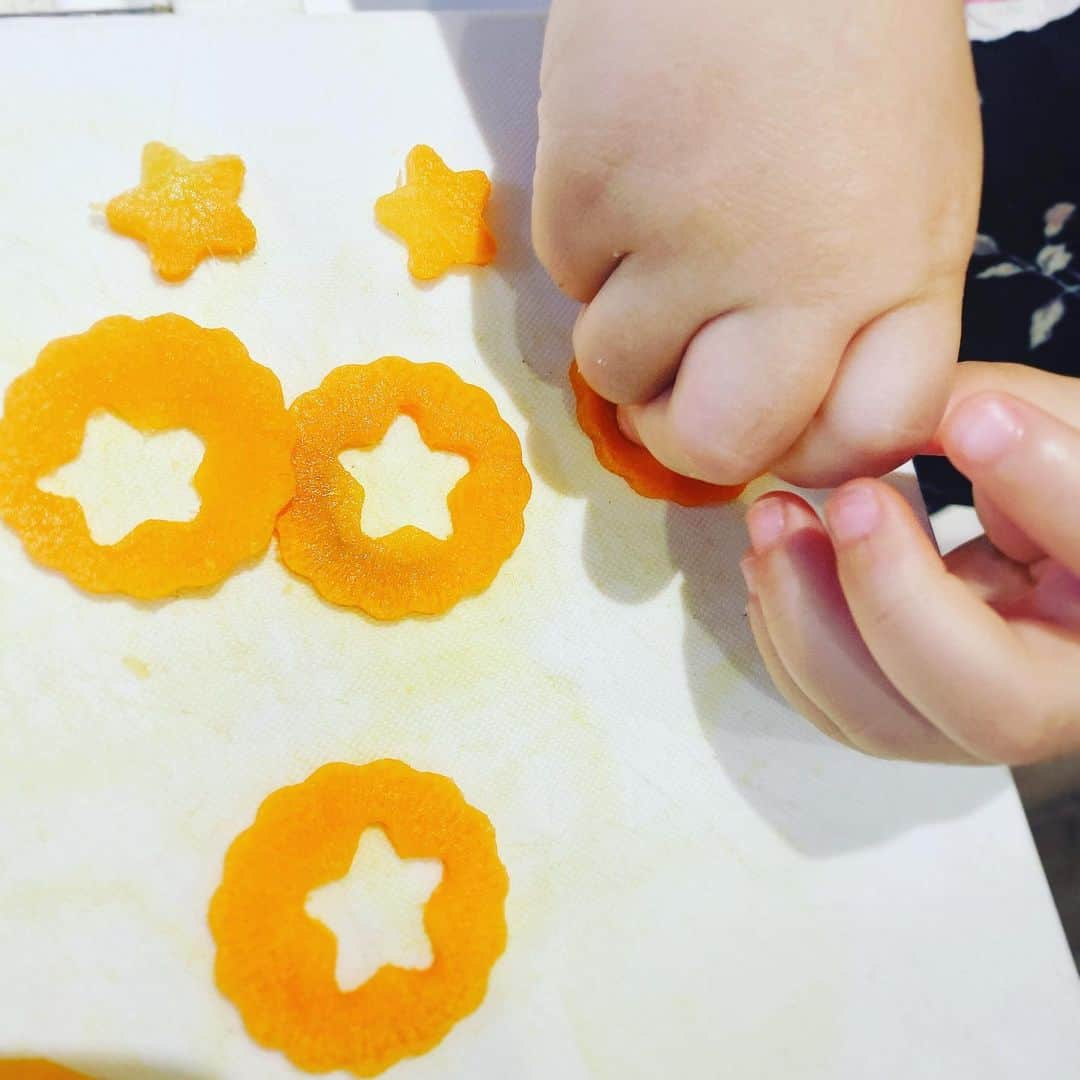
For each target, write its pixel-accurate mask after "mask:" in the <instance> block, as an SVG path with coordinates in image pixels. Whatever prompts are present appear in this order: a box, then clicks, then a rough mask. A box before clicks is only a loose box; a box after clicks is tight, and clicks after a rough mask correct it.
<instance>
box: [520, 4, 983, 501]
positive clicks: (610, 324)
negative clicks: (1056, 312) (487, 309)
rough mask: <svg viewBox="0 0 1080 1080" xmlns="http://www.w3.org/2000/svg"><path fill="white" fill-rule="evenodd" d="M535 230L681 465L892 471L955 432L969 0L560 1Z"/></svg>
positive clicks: (635, 415)
mask: <svg viewBox="0 0 1080 1080" xmlns="http://www.w3.org/2000/svg"><path fill="white" fill-rule="evenodd" d="M541 89H542V98H541V104H540V144H539V149H538V157H537V170H536V183H535V200H534V206H533V239H534V243H535V246H536V249H537V252H538V254H539V256H540V258H541V260H542V261H543V263H544V264H545V266H546V267H547V269H548V271H549V272H550V273H551V275H552V277H553V278H554V280H555V281H556V283H557V284H558V285H559V286H560V287H561V288H562V289H564V290H565V291H566V292H568V293H569V294H571V295H572V296H574V297H575V298H577V299H578V300H580V301H582V302H583V303H585V305H586V307H585V308H584V309H583V311H582V314H581V317H580V319H579V322H578V324H577V327H576V329H575V333H574V348H575V352H576V355H577V360H578V363H579V365H580V367H581V371H582V374H583V375H584V376H585V378H586V379H587V381H588V382H589V383H591V384H592V386H593V387H594V388H595V389H596V390H597V391H598V392H599V393H601V394H602V395H604V396H605V397H607V398H609V399H610V400H612V401H615V402H618V403H619V404H622V405H626V406H630V407H628V408H626V409H624V410H622V419H623V423H624V426H625V427H626V428H627V430H628V431H629V432H630V433H631V434H633V435H636V437H637V438H638V439H640V441H642V442H643V443H644V444H645V445H646V446H647V447H648V448H649V449H650V450H651V451H652V452H653V453H654V454H655V456H656V457H658V458H659V459H660V460H661V461H662V462H664V463H665V464H667V465H669V466H671V467H672V468H674V469H677V470H679V471H681V472H685V473H687V474H690V475H693V476H698V477H701V478H703V479H706V480H711V481H714V482H717V483H723V484H734V483H740V482H743V481H746V480H749V479H751V478H752V477H754V476H755V475H757V474H759V473H761V472H762V471H764V470H766V469H769V468H771V469H773V471H775V472H776V473H777V474H778V475H780V476H781V477H783V478H784V479H787V480H789V481H791V482H793V483H797V484H805V485H819V486H826V485H832V484H835V483H837V482H839V481H841V480H843V479H846V478H849V477H852V476H856V475H868V474H880V473H883V472H885V471H887V470H889V469H890V468H892V467H893V466H895V465H896V464H898V463H900V462H901V461H903V460H904V459H905V458H907V457H908V456H910V455H911V454H912V453H913V452H914V451H915V449H916V448H918V447H919V446H920V445H921V444H922V443H923V442H925V440H926V439H927V438H928V437H929V436H930V434H931V433H932V432H933V430H934V428H935V426H936V425H937V423H938V421H939V420H940V418H941V415H942V412H943V409H944V407H945V403H946V400H947V396H948V388H949V380H950V372H951V367H952V365H953V363H954V361H955V359H956V353H957V343H958V339H959V321H960V302H961V296H962V292H963V282H964V271H965V268H966V265H967V262H968V258H969V256H970V253H971V247H972V240H973V237H974V231H975V224H976V217H977V210H978V201H979V185H980V177H981V167H982V158H981V137H980V125H979V106H978V95H977V92H976V88H975V82H974V77H973V71H972V62H971V55H970V49H969V47H968V42H967V38H966V35H965V29H964V20H963V5H962V3H961V0H925V2H921V3H916V4H913V3H911V2H910V0H874V2H872V3H867V2H866V0H816V2H813V3H808V2H807V0H770V2H769V3H759V2H757V0H554V3H553V5H552V11H551V17H550V22H549V26H548V35H547V43H546V46H545V55H544V66H543V73H542V77H541Z"/></svg>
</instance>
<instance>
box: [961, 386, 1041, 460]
mask: <svg viewBox="0 0 1080 1080" xmlns="http://www.w3.org/2000/svg"><path fill="white" fill-rule="evenodd" d="M948 430H949V434H950V435H951V436H952V441H953V445H954V446H955V448H956V449H957V450H958V451H959V452H960V453H961V454H962V455H963V456H964V457H965V458H966V459H967V460H968V461H971V462H974V463H975V464H977V465H990V464H992V463H993V462H995V461H997V460H998V459H999V458H1001V457H1003V456H1004V455H1005V454H1006V453H1007V452H1008V450H1009V448H1010V447H1011V446H1013V445H1014V444H1015V443H1016V442H1017V440H1018V439H1019V438H1020V436H1021V435H1023V433H1024V427H1023V424H1022V423H1021V422H1020V417H1019V416H1017V415H1016V413H1014V412H1013V410H1012V409H1010V408H1009V407H1008V406H1007V405H1005V404H1004V403H1003V402H1001V401H999V400H998V399H997V398H981V399H979V400H977V401H970V402H964V403H963V404H961V405H960V406H958V407H957V409H956V411H955V412H954V413H953V415H952V417H951V418H950V419H949V424H948Z"/></svg>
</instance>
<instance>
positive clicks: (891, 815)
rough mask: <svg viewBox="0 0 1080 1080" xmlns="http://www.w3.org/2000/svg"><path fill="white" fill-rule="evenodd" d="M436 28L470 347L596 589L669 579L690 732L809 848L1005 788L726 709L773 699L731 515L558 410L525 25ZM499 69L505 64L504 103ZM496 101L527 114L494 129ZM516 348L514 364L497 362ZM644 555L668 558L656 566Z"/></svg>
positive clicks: (945, 815) (557, 305)
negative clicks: (676, 590) (563, 515)
mask: <svg viewBox="0 0 1080 1080" xmlns="http://www.w3.org/2000/svg"><path fill="white" fill-rule="evenodd" d="M447 27H448V29H447V35H448V38H447V47H448V49H449V51H450V53H451V55H452V56H453V57H454V60H455V63H456V65H457V68H458V73H459V76H460V78H461V82H462V85H463V86H464V88H465V90H466V93H467V94H468V96H469V101H470V105H471V107H472V110H473V113H474V116H475V118H476V120H477V123H478V125H479V127H480V129H481V131H482V132H483V134H484V136H485V139H486V141H487V144H488V148H489V150H490V152H491V155H492V160H493V163H494V165H493V176H492V179H493V182H494V192H493V196H492V202H491V206H490V209H489V213H488V218H489V221H490V223H491V225H492V228H493V230H494V232H495V234H496V236H497V237H498V240H499V245H500V247H499V257H498V259H497V261H496V263H495V264H494V266H493V267H492V268H490V269H488V270H484V271H480V272H477V273H472V274H471V275H470V276H471V280H472V296H473V319H474V332H475V334H476V340H477V342H478V344H479V346H480V349H481V352H482V353H483V355H484V358H485V360H486V361H487V363H488V364H489V366H490V367H491V370H492V372H493V374H494V375H495V377H496V378H498V379H499V381H500V382H501V383H502V385H503V386H504V387H505V388H506V389H507V391H508V392H509V393H510V394H511V396H512V397H513V399H514V401H515V403H516V405H517V406H518V408H519V409H520V410H521V412H522V413H523V415H525V416H526V417H529V418H530V421H529V426H528V430H527V432H526V433H525V435H524V438H525V443H526V446H527V449H528V454H529V458H530V462H531V465H532V467H533V468H534V469H535V470H536V471H537V472H539V473H540V475H541V476H542V478H543V479H544V481H545V482H546V483H547V484H549V485H550V486H552V487H553V488H555V489H556V490H557V491H559V492H561V493H563V494H565V495H568V496H570V497H572V498H580V499H584V500H585V501H586V504H587V509H586V522H585V534H584V540H583V552H582V556H583V561H584V565H585V568H586V570H587V571H588V573H589V576H590V578H591V579H592V581H593V582H594V583H595V584H596V586H597V587H598V588H599V589H600V590H602V591H603V592H604V593H605V594H606V595H608V596H610V597H612V598H613V599H616V600H618V601H620V602H621V603H625V604H637V603H641V602H643V601H646V600H648V599H649V598H651V597H653V596H655V595H656V594H657V593H658V592H659V591H660V590H662V589H663V588H665V587H666V586H667V585H668V584H669V583H670V582H671V581H672V580H673V578H674V577H675V576H676V575H681V577H682V581H683V584H682V596H683V602H684V607H685V612H686V623H685V630H684V637H683V657H682V659H683V663H684V664H685V666H686V672H687V679H688V682H689V685H690V688H691V691H692V694H693V698H694V703H695V708H696V710H697V715H698V719H699V722H700V724H701V728H702V732H703V735H704V737H705V739H706V740H707V741H708V743H709V745H710V747H711V748H712V751H713V754H714V756H715V757H716V760H717V761H718V762H719V764H720V766H721V767H722V768H723V769H724V770H725V771H726V772H727V773H728V775H729V777H730V779H731V781H732V783H733V784H734V786H735V788H736V789H737V790H738V791H739V792H740V793H741V795H742V797H743V798H744V799H745V800H746V801H747V802H748V803H749V804H750V805H751V806H752V807H753V808H754V809H755V810H756V811H757V813H758V814H759V815H760V816H762V817H763V818H764V819H765V820H766V821H767V822H768V823H769V824H770V825H771V826H772V828H773V829H774V830H775V831H776V832H777V833H778V834H780V835H781V836H782V837H784V838H785V839H786V841H787V842H788V843H790V844H791V845H792V846H793V847H794V848H796V849H797V850H799V851H801V852H803V853H805V854H807V855H811V856H820V857H825V856H829V855H832V854H836V853H840V852H845V851H851V850H855V849H858V848H862V847H869V846H873V845H875V844H877V843H880V842H881V841H882V840H885V839H887V838H888V837H890V836H894V835H896V834H898V833H902V832H904V831H906V830H909V829H913V828H916V827H918V826H920V825H926V824H931V823H933V822H937V821H947V820H950V819H954V818H959V817H963V816H965V815H966V814H968V813H970V812H972V811H973V810H974V809H975V808H976V807H978V806H980V805H982V804H983V803H985V802H987V801H989V800H990V799H992V798H993V797H994V796H995V795H997V794H999V793H1000V792H1001V791H1002V790H1003V789H1004V788H1005V786H1006V785H1007V783H1008V780H1007V777H1006V776H1005V774H1004V773H1003V772H1002V771H1000V770H987V769H974V768H950V769H946V768H944V767H935V766H913V765H904V766H897V765H896V764H893V763H887V762H880V761H875V760H872V759H868V758H864V757H862V756H860V755H857V754H855V753H853V752H852V751H850V750H848V749H846V748H844V747H842V746H839V745H837V744H835V743H832V742H831V741H830V740H828V739H826V738H825V737H824V736H822V735H820V734H819V733H818V732H817V731H816V730H815V729H813V728H812V727H811V726H810V725H809V724H807V723H805V722H803V721H802V720H801V719H800V718H799V717H797V716H795V715H794V714H793V713H791V712H790V711H788V710H780V709H776V708H775V707H770V708H768V709H764V710H758V711H756V712H754V713H753V715H750V714H743V715H738V714H735V713H734V710H733V709H731V708H730V707H729V706H728V705H727V703H726V700H725V699H726V698H727V699H728V700H730V699H729V698H728V695H727V694H726V691H727V690H730V688H731V687H732V685H733V683H734V681H735V680H736V679H741V680H746V681H749V682H751V683H753V684H754V686H755V687H756V688H757V689H758V691H759V692H760V694H761V695H762V696H763V697H765V698H770V699H772V701H773V702H775V701H777V700H779V699H778V697H777V695H776V692H775V691H774V690H773V688H772V685H771V683H770V681H769V679H768V677H767V675H766V673H765V671H764V668H763V667H762V666H761V663H760V660H759V659H758V655H757V650H756V648H755V646H754V643H753V639H752V637H751V634H750V629H749V626H748V625H747V623H746V619H745V615H744V609H745V603H746V598H745V590H744V587H743V583H742V579H741V576H740V574H739V571H738V563H739V559H740V558H741V556H742V555H743V553H744V550H745V547H746V536H745V531H744V527H743V524H742V514H743V509H742V507H741V506H739V505H738V504H736V505H733V506H730V507H720V508H717V509H713V510H706V511H701V510H686V509H683V508H681V507H677V506H667V505H665V504H662V503H658V502H654V501H652V500H648V499H642V498H640V497H638V496H636V495H634V494H633V493H631V492H630V491H629V489H628V488H627V487H626V486H625V484H624V483H623V481H622V480H620V479H618V478H616V477H613V476H611V475H610V474H608V473H607V472H606V471H605V470H603V469H602V468H601V467H600V466H599V465H598V463H597V462H596V460H595V457H594V456H593V453H592V447H591V445H590V444H589V441H588V440H587V439H586V438H585V437H584V436H583V435H582V433H581V431H580V429H579V428H578V427H577V424H576V422H575V420H574V418H573V396H572V393H571V391H570V389H569V386H568V383H567V377H566V375H567V367H568V365H569V362H570V330H571V327H572V325H573V319H574V316H575V314H576V305H574V304H572V303H571V302H569V301H567V300H566V299H565V298H563V297H562V296H561V295H560V294H559V293H558V292H557V290H556V289H555V288H554V287H553V286H552V284H551V283H550V281H549V280H548V278H547V276H546V274H545V273H544V270H543V269H542V268H541V266H540V265H539V263H538V262H537V261H536V259H535V257H534V256H533V254H532V250H531V247H530V243H529V200H530V194H529V192H530V184H531V177H532V168H533V156H534V151H535V144H536V126H535V119H534V117H535V100H536V95H537V90H536V83H537V73H538V71H539V65H540V53H541V47H542V27H541V24H540V22H539V20H536V21H534V22H530V21H529V20H519V19H515V18H506V17H499V16H488V15H475V16H472V17H471V18H469V19H468V20H467V21H464V22H454V23H449V24H447ZM507 71H513V72H516V73H520V83H519V87H520V89H519V88H518V87H515V89H514V92H513V94H512V96H510V99H509V100H508V91H507V86H506V78H505V73H506V72H507ZM518 94H520V95H521V96H522V97H524V98H525V99H526V101H525V103H524V104H523V103H522V101H521V100H520V98H519V97H518ZM508 110H509V111H511V113H512V115H513V116H514V117H515V118H516V117H518V116H520V115H527V116H529V117H530V122H529V123H521V122H520V121H518V122H517V123H516V124H511V123H507V122H506V119H505V117H506V114H507V111H508ZM508 308H509V309H511V310H512V311H513V317H512V318H511V319H509V320H507V318H506V311H507V309H508ZM518 354H520V355H521V356H523V357H526V358H527V361H526V363H525V364H520V363H518V362H517V361H516V360H510V361H508V359H507V358H508V357H516V356H517V355H518ZM657 550H666V552H667V554H668V559H667V560H666V561H665V560H658V559H657V558H656V557H655V554H656V551H657ZM636 552H640V553H641V556H642V557H641V558H635V553H636Z"/></svg>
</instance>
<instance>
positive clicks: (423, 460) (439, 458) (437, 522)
mask: <svg viewBox="0 0 1080 1080" xmlns="http://www.w3.org/2000/svg"><path fill="white" fill-rule="evenodd" d="M338 460H339V461H340V462H341V464H342V465H343V466H344V467H345V469H346V470H347V471H348V472H349V473H350V475H351V476H352V477H353V478H354V479H355V480H356V481H357V482H358V483H359V484H360V485H361V486H362V487H363V489H364V506H363V510H362V511H361V513H360V518H361V521H360V527H361V528H362V529H363V530H364V532H365V533H367V535H368V536H371V537H379V536H386V535H388V534H389V533H392V532H396V531H397V530H398V529H400V528H401V527H402V526H404V525H414V526H416V528H418V529H423V530H424V531H425V532H427V533H430V534H431V535H432V536H434V537H435V538H436V539H438V540H445V539H446V537H448V536H449V535H450V534H451V532H453V524H452V522H451V521H450V509H449V507H448V506H447V504H446V497H447V496H448V495H449V494H450V492H451V491H452V490H453V487H454V485H455V484H456V483H457V482H458V481H459V480H460V479H461V478H462V477H463V476H464V475H465V474H466V473H467V472H468V471H469V463H468V462H467V461H466V460H465V459H464V458H463V457H461V456H460V455H459V454H448V453H444V452H443V451H441V450H429V449H428V447H427V446H426V445H425V443H424V440H423V439H422V438H421V437H420V431H419V429H418V428H417V426H416V423H415V421H413V420H412V419H410V418H409V417H407V416H399V417H398V418H397V419H396V420H395V421H394V423H393V424H391V425H390V428H389V430H388V431H387V433H386V435H384V436H383V440H382V442H380V443H379V445H378V446H376V447H373V448H371V449H369V450H346V451H344V452H343V453H342V454H341V455H340V456H339V458H338Z"/></svg>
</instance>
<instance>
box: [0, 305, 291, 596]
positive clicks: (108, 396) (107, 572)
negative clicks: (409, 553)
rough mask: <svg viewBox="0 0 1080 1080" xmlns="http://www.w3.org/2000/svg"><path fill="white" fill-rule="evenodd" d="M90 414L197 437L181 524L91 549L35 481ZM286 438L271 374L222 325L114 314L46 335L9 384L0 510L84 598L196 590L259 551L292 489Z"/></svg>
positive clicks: (60, 458)
mask: <svg viewBox="0 0 1080 1080" xmlns="http://www.w3.org/2000/svg"><path fill="white" fill-rule="evenodd" d="M99 411H105V412H109V413H112V414H113V415H114V416H116V417H118V418H119V419H120V420H122V421H124V422H125V423H127V424H130V425H131V426H132V427H133V428H135V429H137V430H139V431H142V432H145V433H147V434H152V433H155V432H161V431H169V430H174V429H188V430H190V431H191V432H193V433H194V434H195V435H196V436H198V437H199V438H200V439H201V440H202V442H203V445H204V447H205V452H204V454H203V459H202V462H201V464H200V465H199V468H198V471H197V472H196V474H195V479H194V486H195V490H196V493H197V494H198V495H199V498H200V499H201V502H202V505H201V507H200V509H199V512H198V514H197V515H196V516H195V517H194V518H193V519H192V520H191V521H186V522H178V521H154V520H150V521H144V522H142V523H141V524H139V525H137V526H136V527H135V528H134V529H133V530H132V531H131V532H130V533H128V534H127V536H125V537H123V539H121V540H120V541H119V542H117V543H115V544H109V545H104V544H97V543H95V542H94V540H93V539H92V537H91V535H90V530H89V528H88V526H87V523H86V516H85V515H84V514H83V511H82V507H81V506H80V505H79V504H78V502H77V501H76V500H75V499H72V498H67V497H65V496H61V495H56V494H51V493H49V492H45V491H42V490H41V488H39V487H38V481H39V480H41V479H42V478H43V477H46V476H48V475H50V474H51V473H53V472H55V471H56V469H58V468H59V467H60V466H61V465H65V464H67V463H68V462H69V461H73V460H74V459H75V458H77V457H78V456H79V451H80V449H81V447H82V441H83V433H84V431H85V429H86V422H87V420H88V419H89V418H90V417H91V416H92V415H93V414H94V413H96V412H99ZM295 441H296V424H295V422H294V420H293V418H292V417H291V416H290V414H289V413H288V412H287V411H286V409H285V402H284V399H283V396H282V392H281V383H279V382H278V379H277V376H276V375H275V374H274V373H273V372H272V371H271V370H270V369H269V368H265V367H263V366H262V365H261V364H257V363H255V361H253V360H252V359H251V357H250V356H249V355H248V352H247V350H246V349H245V348H244V346H243V344H242V343H241V342H240V341H239V339H238V338H236V337H235V336H234V335H233V334H231V333H230V332H229V331H228V330H221V329H218V330H207V329H205V328H204V327H201V326H197V325H196V324H195V323H193V322H191V321H190V320H188V319H185V318H183V317H182V316H180V315H158V316H156V317H154V318H150V319H145V320H143V321H139V320H136V319H132V318H129V317H128V316H125V315H117V316H113V317H111V318H108V319H103V320H102V321H101V322H99V323H96V324H95V325H94V326H92V327H91V328H90V329H89V330H87V331H86V332H85V333H83V334H78V335H76V336H74V337H67V338H60V339H58V340H56V341H53V342H51V343H50V344H49V345H47V346H46V347H45V349H44V350H43V351H42V353H41V355H40V356H39V357H38V359H37V362H36V363H35V365H34V366H33V367H32V368H31V369H30V370H29V371H27V372H25V373H24V374H22V375H20V376H19V377H18V378H17V379H16V380H15V381H14V382H13V383H12V384H11V386H10V388H9V389H8V392H7V396H6V398H5V403H4V416H3V419H2V420H0V518H2V519H3V520H4V521H5V522H6V523H7V524H8V525H9V526H10V527H11V528H12V529H13V530H14V531H15V532H16V533H17V534H18V535H19V537H20V538H21V540H22V542H23V546H24V547H25V549H26V551H27V554H28V555H29V556H30V557H31V558H32V559H34V560H35V561H36V562H38V563H40V564H41V565H42V566H46V567H49V568H50V569H53V570H59V571H60V572H61V573H62V574H65V575H66V576H67V577H68V578H69V579H70V580H71V581H72V582H74V583H75V584H76V585H79V586H81V587H82V588H84V589H87V590H88V591H90V592H96V593H123V594H125V595H127V596H133V597H137V598H139V599H143V600H155V599H160V598H162V597H166V596H173V595H175V594H176V593H179V592H182V591H184V590H188V589H198V588H204V587H207V586H210V585H215V584H217V583H218V582H220V581H222V580H224V579H225V578H226V577H228V575H229V574H230V573H232V571H233V570H235V569H236V568H237V567H238V566H240V565H241V564H242V563H244V562H247V561H248V560H250V559H253V558H255V557H256V556H258V555H261V554H262V553H263V552H264V551H265V550H266V548H267V547H268V545H269V543H270V538H271V537H272V536H273V531H274V523H275V519H276V517H277V515H278V512H279V511H280V510H281V508H282V507H283V506H284V505H285V503H287V502H288V501H289V498H290V497H291V495H292V492H293V473H292V465H291V453H292V448H293V444H294V443H295Z"/></svg>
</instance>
